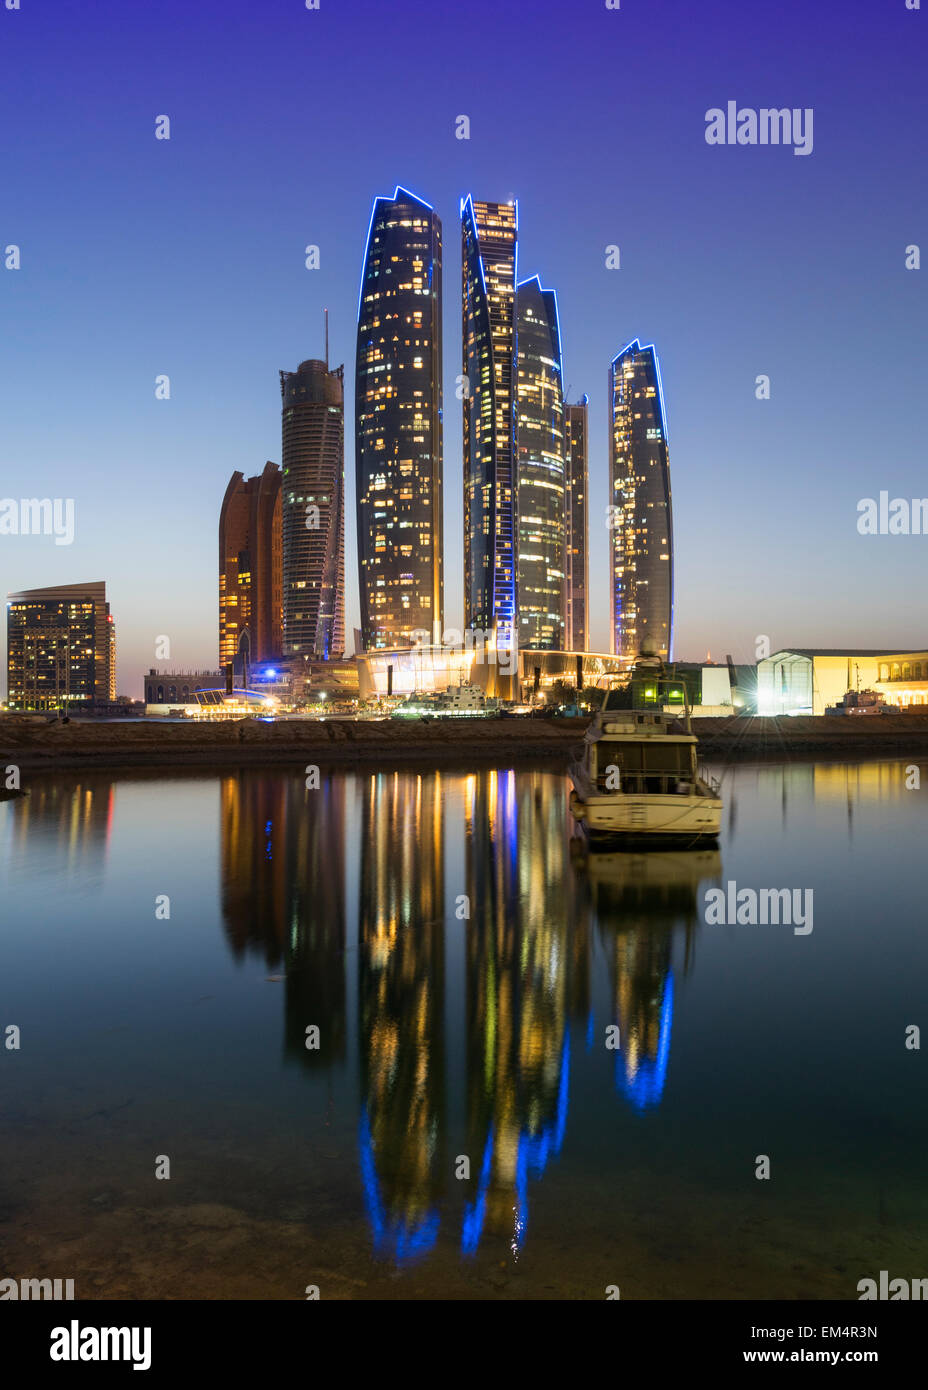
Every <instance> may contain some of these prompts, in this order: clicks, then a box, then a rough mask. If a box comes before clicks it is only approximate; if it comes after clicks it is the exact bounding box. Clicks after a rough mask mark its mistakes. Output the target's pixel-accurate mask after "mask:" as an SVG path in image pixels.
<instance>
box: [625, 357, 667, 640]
mask: <svg viewBox="0 0 928 1390" xmlns="http://www.w3.org/2000/svg"><path fill="white" fill-rule="evenodd" d="M609 403H610V420H609V487H610V495H609V502H610V512H609V519H610V538H611V547H610V552H611V588H612V593H611V606H610V616H611V622H612V643H613V649H614V651H615V652H616V653H617V654H618V655H619V656H623V657H634V656H636V655H637V654H638V652H640V651H641V650H642V647H643V646H644V644H645V643H650V645H651V646H652V648H653V650H654V653H655V655H657V656H660V657H663V658H664V659H665V660H666V659H670V658H671V657H672V654H673V524H672V516H671V501H670V460H669V457H668V452H667V428H666V419H665V414H664V399H663V392H662V390H661V380H660V366H659V364H658V360H657V354H656V352H655V350H654V348H653V346H651V345H648V346H647V347H642V346H641V344H640V343H639V341H638V339H637V338H636V339H635V340H634V341H633V342H631V343H629V344H628V346H627V347H624V348H623V349H622V351H621V352H620V353H618V355H617V356H616V357H615V358H614V359H613V361H612V366H611V368H610V371H609Z"/></svg>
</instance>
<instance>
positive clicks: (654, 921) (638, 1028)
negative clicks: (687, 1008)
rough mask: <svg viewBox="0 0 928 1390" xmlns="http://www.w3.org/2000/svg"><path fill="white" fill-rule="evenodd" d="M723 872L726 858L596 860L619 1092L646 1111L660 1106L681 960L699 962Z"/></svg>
mask: <svg viewBox="0 0 928 1390" xmlns="http://www.w3.org/2000/svg"><path fill="white" fill-rule="evenodd" d="M721 872H722V862H721V857H720V855H719V853H718V850H683V851H679V852H676V853H674V852H668V851H666V850H655V851H653V852H650V853H638V854H629V853H615V854H601V853H600V854H590V855H589V856H588V857H587V861H586V879H587V883H588V886H589V891H590V895H591V899H592V903H593V907H594V911H595V913H596V918H597V923H598V926H599V932H600V937H601V939H602V941H603V944H604V946H605V948H606V952H607V955H608V957H609V959H610V974H611V994H612V1004H613V1022H614V1023H617V1024H618V1026H619V1038H620V1050H618V1051H617V1052H616V1054H615V1061H616V1089H617V1090H618V1091H619V1092H620V1093H621V1094H623V1095H624V1096H625V1097H626V1098H627V1099H628V1100H629V1101H630V1102H631V1104H632V1105H633V1106H634V1107H635V1108H636V1109H639V1110H643V1109H645V1108H646V1107H648V1106H651V1105H657V1104H659V1103H660V1101H661V1099H662V1096H663V1093H664V1084H665V1081H666V1076H667V1065H668V1062H669V1058H670V1040H671V1032H672V1028H673V1008H674V988H675V968H674V957H675V955H677V952H678V946H682V962H681V964H682V973H683V974H684V975H686V974H688V972H689V969H690V965H691V962H692V953H693V946H694V940H695V929H696V925H697V923H698V921H699V907H698V903H697V897H696V894H697V890H698V888H699V885H700V883H701V882H702V881H703V880H705V879H713V878H717V877H719V876H720V875H721Z"/></svg>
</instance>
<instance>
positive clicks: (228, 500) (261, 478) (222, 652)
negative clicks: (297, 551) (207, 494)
mask: <svg viewBox="0 0 928 1390" xmlns="http://www.w3.org/2000/svg"><path fill="white" fill-rule="evenodd" d="M280 517H281V506H280V469H279V468H278V467H277V465H276V463H266V464H265V465H264V471H263V472H262V473H259V474H258V476H257V477H255V478H249V479H247V481H246V479H245V477H244V476H243V474H241V473H233V474H232V477H231V478H230V479H229V486H228V487H227V488H226V495H225V497H224V498H223V499H222V511H221V512H220V514H219V664H220V666H225V665H226V663H227V662H230V661H232V660H234V658H235V657H236V656H237V655H238V653H239V652H240V651H242V650H243V649H244V650H246V651H247V653H248V657H249V660H250V661H267V660H268V659H269V658H271V657H276V656H280V654H281V651H282V646H281V641H282V637H281V616H282V596H281V564H282V559H281V520H280Z"/></svg>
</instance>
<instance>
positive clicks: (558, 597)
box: [516, 275, 567, 651]
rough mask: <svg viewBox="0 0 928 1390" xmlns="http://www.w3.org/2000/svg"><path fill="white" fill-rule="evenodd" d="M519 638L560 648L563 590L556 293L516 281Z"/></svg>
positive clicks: (522, 642)
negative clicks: (518, 283)
mask: <svg viewBox="0 0 928 1390" xmlns="http://www.w3.org/2000/svg"><path fill="white" fill-rule="evenodd" d="M516 362H517V394H516V480H517V498H516V512H517V516H518V524H519V536H518V564H517V594H518V615H519V646H520V647H531V648H534V649H536V650H537V649H541V650H548V651H563V649H564V646H565V642H564V634H565V622H566V604H567V593H566V584H565V576H566V569H567V555H566V522H567V516H566V486H565V481H566V480H565V476H564V381H563V372H562V369H561V333H560V327H559V324H558V317H557V298H556V296H555V293H554V291H553V290H546V289H543V288H542V284H541V280H540V279H539V278H538V276H537V275H536V276H534V277H533V278H532V279H531V280H523V281H522V283H521V284H520V285H518V286H517V288H516Z"/></svg>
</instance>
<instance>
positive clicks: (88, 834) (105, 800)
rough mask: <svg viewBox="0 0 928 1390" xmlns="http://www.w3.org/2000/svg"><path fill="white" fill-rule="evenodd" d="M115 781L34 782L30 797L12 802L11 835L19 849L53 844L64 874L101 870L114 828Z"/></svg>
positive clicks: (93, 778)
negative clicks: (37, 844) (38, 843)
mask: <svg viewBox="0 0 928 1390" xmlns="http://www.w3.org/2000/svg"><path fill="white" fill-rule="evenodd" d="M114 786H115V784H114V782H113V779H112V778H111V777H106V776H105V775H93V774H91V775H89V776H86V775H85V776H81V777H79V778H77V779H75V780H74V781H73V782H72V781H70V779H68V778H67V776H66V775H65V777H64V778H63V779H58V778H56V780H55V781H54V782H44V781H42V779H41V778H36V779H35V780H34V781H31V782H30V790H29V795H28V796H23V797H19V798H17V799H16V800H15V801H11V802H10V812H11V815H12V817H13V822H12V823H13V836H14V839H15V841H16V844H17V847H18V848H19V849H20V850H23V851H25V850H27V849H28V847H29V846H30V845H35V844H36V843H37V842H41V843H43V844H46V845H48V844H50V845H52V846H53V847H54V848H55V850H56V851H57V853H58V855H59V856H60V861H61V863H62V866H63V868H64V870H65V872H68V873H70V872H77V871H79V872H80V873H82V874H84V873H88V872H91V873H95V872H100V871H102V868H103V863H104V861H105V858H106V851H107V847H108V845H109V839H110V832H111V830H112V824H113V803H114Z"/></svg>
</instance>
